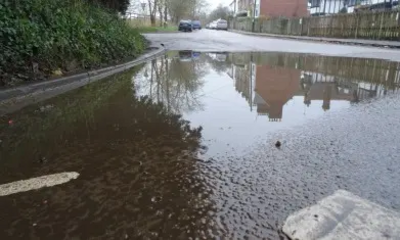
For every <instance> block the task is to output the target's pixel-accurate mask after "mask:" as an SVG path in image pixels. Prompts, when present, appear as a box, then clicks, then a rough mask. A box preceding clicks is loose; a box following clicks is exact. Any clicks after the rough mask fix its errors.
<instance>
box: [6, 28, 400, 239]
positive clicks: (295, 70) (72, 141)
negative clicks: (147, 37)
mask: <svg viewBox="0 0 400 240" xmlns="http://www.w3.org/2000/svg"><path fill="white" fill-rule="evenodd" d="M196 34H197V35H198V34H217V32H215V33H214V32H211V31H210V32H204V33H200V32H195V33H193V35H192V36H193V37H195V36H196ZM218 34H227V35H221V36H236V37H237V36H238V35H231V34H232V33H219V32H218ZM153 36H156V35H153ZM169 36H170V35H169V34H167V35H164V37H165V38H169ZM171 36H172V35H171ZM185 36H189V35H185ZM171 38H172V37H171ZM254 39H256V38H254ZM164 40H165V39H164ZM164 40H163V41H164ZM221 41H224V42H227V41H236V40H221ZM254 41H261V40H254ZM268 41H269V40H268ZM268 41H266V42H265V44H266V45H267V43H268ZM274 41H277V40H274ZM164 42H166V41H164ZM178 43H179V42H176V43H173V42H172V41H171V42H170V43H168V42H167V43H166V45H167V47H170V48H172V47H173V46H178V45H179V44H178ZM181 44H182V46H184V47H185V48H186V46H185V44H186V43H185V41H183V40H182V41H181ZM293 44H298V45H299V44H300V45H301V44H310V43H293ZM317 45H318V44H317ZM179 47H180V46H179ZM188 47H189V46H188ZM316 48H317V49H318V48H319V47H318V46H317V47H316ZM337 48H346V49H349V50H350V51H354V52H357V51H359V52H362V51H361V50H362V48H352V47H348V46H337ZM203 50H204V49H203ZM321 51H322V50H321ZM338 51H339V50H338ZM343 51H344V50H343ZM346 51H347V50H346ZM374 51H381V50H378V49H374ZM343 54H344V53H343ZM382 54H383V53H382ZM399 87H400V74H399V64H398V63H397V62H389V61H385V60H379V59H363V58H345V57H337V56H322V55H312V54H299V53H295V52H292V53H276V52H275V53H259V52H258V53H250V52H244V51H242V52H240V53H204V52H202V51H170V52H168V53H167V54H166V55H165V56H162V57H160V58H158V59H156V60H153V61H151V62H149V63H147V64H144V65H143V66H140V67H138V68H135V69H133V70H131V71H128V72H125V73H123V74H119V75H116V76H113V77H111V78H109V79H107V80H104V81H100V82H96V83H93V84H90V85H87V86H85V87H82V88H80V89H77V90H74V91H71V92H69V93H66V94H63V95H60V96H57V97H55V98H53V99H49V100H46V101H44V102H40V103H38V104H34V105H31V106H29V107H26V108H24V109H22V110H20V111H17V112H14V113H10V114H8V115H3V116H1V117H0V120H1V121H0V122H1V124H0V139H1V145H0V159H1V162H0V184H3V183H9V182H13V181H17V180H20V179H27V178H31V177H37V176H42V175H47V174H53V173H57V172H65V171H75V172H78V173H79V174H80V176H79V177H78V179H76V180H72V181H70V182H68V183H65V184H62V185H58V186H54V187H50V188H44V189H40V190H36V191H31V192H25V193H18V194H14V195H9V196H4V197H0V207H1V209H2V218H1V219H0V228H1V229H2V231H1V232H0V239H287V238H286V236H284V234H283V233H282V232H281V227H282V224H283V221H284V220H285V218H286V217H287V216H288V215H290V214H291V213H293V212H294V211H296V210H299V209H301V208H304V207H307V206H309V205H311V204H314V203H315V202H316V201H318V200H320V199H321V198H323V197H325V196H328V195H330V194H332V193H333V192H334V191H336V190H338V189H345V190H348V191H350V192H352V193H355V194H357V195H359V196H361V197H363V198H366V199H369V200H372V201H374V202H376V203H378V204H381V205H383V206H385V207H388V208H389V209H392V210H393V211H400V200H399V199H400V186H399V185H398V182H400V164H399V163H398V161H399V160H398V159H400V147H399V145H398V144H397V143H398V142H399V130H398V129H400V121H399V120H398V119H400V95H399V90H398V89H399ZM278 140H279V141H280V142H281V143H282V145H281V147H280V148H277V147H276V146H275V143H276V141H278Z"/></svg>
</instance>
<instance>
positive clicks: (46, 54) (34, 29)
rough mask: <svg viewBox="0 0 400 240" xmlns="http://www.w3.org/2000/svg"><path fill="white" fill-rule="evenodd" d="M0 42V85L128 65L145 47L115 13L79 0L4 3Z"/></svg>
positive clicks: (6, 0)
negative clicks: (115, 65) (103, 67)
mask: <svg viewBox="0 0 400 240" xmlns="http://www.w3.org/2000/svg"><path fill="white" fill-rule="evenodd" d="M0 37H1V40H0V51H1V54H0V86H1V85H3V86H8V85H15V84H18V83H21V82H27V81H32V80H43V79H48V78H50V77H54V76H58V75H63V74H65V73H68V72H74V71H79V70H81V71H82V70H86V69H93V68H99V67H102V66H107V65H111V64H115V63H120V62H124V61H127V60H131V59H134V58H136V57H137V56H138V55H140V54H141V53H142V52H143V51H144V50H145V48H146V44H147V43H146V41H145V39H144V37H142V36H141V35H140V33H139V31H138V30H137V29H134V28H132V27H131V26H129V24H128V23H127V22H126V21H125V20H124V19H122V18H121V17H120V16H119V15H118V14H117V13H115V12H111V11H109V10H107V9H103V8H100V7H98V6H93V5H91V4H89V3H87V2H86V1H83V0H33V1H32V0H18V1H16V0H3V1H1V2H0Z"/></svg>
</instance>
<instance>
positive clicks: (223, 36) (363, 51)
mask: <svg viewBox="0 0 400 240" xmlns="http://www.w3.org/2000/svg"><path fill="white" fill-rule="evenodd" d="M145 36H146V37H147V38H148V39H149V40H150V41H152V42H154V43H163V44H164V45H165V46H166V48H167V49H170V50H195V51H203V52H210V51H226V52H250V51H254V52H259V51H269V52H299V53H316V54H323V55H331V56H348V57H363V58H381V59H389V60H394V61H400V50H395V49H383V48H374V47H359V46H348V45H339V44H328V43H318V42H306V41H295V40H284V39H277V38H266V37H256V36H248V35H242V34H238V33H233V32H227V31H215V30H207V29H204V30H200V31H195V32H192V33H160V34H145Z"/></svg>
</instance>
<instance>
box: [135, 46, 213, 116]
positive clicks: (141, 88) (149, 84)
mask: <svg viewBox="0 0 400 240" xmlns="http://www.w3.org/2000/svg"><path fill="white" fill-rule="evenodd" d="M197 60H198V61H197ZM203 65H204V59H199V53H193V52H191V51H181V52H179V54H176V53H172V54H169V55H166V56H164V57H161V58H159V59H156V60H153V61H152V62H151V63H148V64H147V65H146V66H145V67H144V69H143V70H142V74H139V75H138V77H137V78H136V79H135V80H134V83H133V84H135V88H136V90H137V91H138V92H139V93H146V94H145V95H146V96H148V97H149V98H150V99H152V100H153V101H155V102H162V103H164V104H165V106H166V107H167V109H168V110H169V111H173V112H176V113H181V112H191V111H195V110H201V109H202V108H203V105H202V103H201V101H199V91H200V89H201V88H202V86H203V84H204V81H203V77H204V76H205V74H206V73H207V69H206V68H204V66H203ZM142 95H144V94H142Z"/></svg>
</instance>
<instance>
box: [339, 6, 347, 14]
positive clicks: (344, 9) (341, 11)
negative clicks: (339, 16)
mask: <svg viewBox="0 0 400 240" xmlns="http://www.w3.org/2000/svg"><path fill="white" fill-rule="evenodd" d="M339 13H347V7H343V8H342V9H340V11H339Z"/></svg>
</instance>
